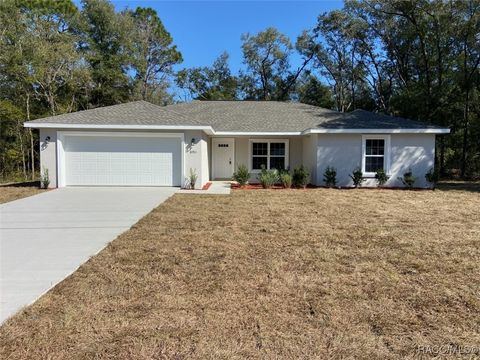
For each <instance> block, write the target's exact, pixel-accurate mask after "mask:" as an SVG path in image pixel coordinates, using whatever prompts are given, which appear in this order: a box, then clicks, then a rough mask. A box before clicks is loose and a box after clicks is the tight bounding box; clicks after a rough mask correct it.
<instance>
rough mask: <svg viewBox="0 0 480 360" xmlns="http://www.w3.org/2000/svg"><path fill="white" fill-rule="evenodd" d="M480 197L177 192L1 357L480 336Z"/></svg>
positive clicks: (409, 349) (57, 294)
mask: <svg viewBox="0 0 480 360" xmlns="http://www.w3.org/2000/svg"><path fill="white" fill-rule="evenodd" d="M479 207H480V194H479V193H476V192H467V191H459V190H457V191H442V190H437V191H423V192H410V191H375V190H362V189H358V190H351V191H339V190H330V189H316V190H311V191H303V190H288V191H273V190H270V191H268V190H258V191H236V192H233V193H232V195H231V196H222V197H221V196H212V195H198V196H189V195H178V194H177V195H175V196H174V197H172V198H170V199H169V200H168V201H166V202H165V203H164V204H163V205H161V206H160V207H158V208H157V209H155V210H154V211H153V212H151V213H150V214H149V215H147V216H146V217H144V218H143V219H142V220H141V221H140V222H139V223H137V224H136V225H135V226H134V227H133V228H132V229H131V230H130V231H128V232H126V233H124V234H123V235H121V236H120V237H119V238H118V239H116V240H115V241H114V242H112V243H111V244H110V245H109V246H108V247H107V248H106V249H105V250H104V251H102V252H101V253H100V254H98V255H97V256H95V257H94V258H92V259H91V260H90V261H89V262H88V263H86V264H85V265H83V266H82V267H81V268H80V269H79V270H78V271H77V272H75V273H74V274H73V275H72V276H70V277H69V278H68V279H66V280H65V281H63V282H62V283H61V284H59V285H58V286H56V287H55V288H54V289H53V290H52V291H50V292H49V293H48V294H46V295H45V296H43V297H42V298H41V299H40V300H39V301H37V302H36V303H35V304H33V305H32V306H30V307H28V308H26V309H25V310H24V311H23V312H21V313H19V314H17V315H16V316H14V317H13V318H12V319H10V320H9V321H7V322H6V323H5V324H4V325H3V326H2V327H1V328H0V358H8V359H26V358H55V359H59V358H68V359H70V358H82V359H99V358H108V359H113V358H122V359H150V358H155V359H159V358H169V359H171V358H173V359H191V358H197V359H235V358H259V359H265V358H275V359H277V358H304V359H311V358H320V359H322V358H323V359H326V358H368V359H372V358H373V359H391V358H397V359H400V358H405V357H415V356H416V355H421V353H420V354H419V353H418V351H419V349H420V350H421V349H422V348H419V346H442V345H454V346H457V349H466V348H467V347H468V346H478V344H480V322H479V319H480V299H479V289H480V277H479V273H480V262H479V258H480V217H479V213H478V209H479ZM423 349H425V348H423Z"/></svg>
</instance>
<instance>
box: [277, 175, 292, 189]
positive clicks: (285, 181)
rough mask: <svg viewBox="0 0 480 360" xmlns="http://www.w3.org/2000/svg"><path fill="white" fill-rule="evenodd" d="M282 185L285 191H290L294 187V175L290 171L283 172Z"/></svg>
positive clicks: (281, 176) (280, 176)
mask: <svg viewBox="0 0 480 360" xmlns="http://www.w3.org/2000/svg"><path fill="white" fill-rule="evenodd" d="M279 178H280V183H281V184H282V186H283V187H284V188H285V189H290V188H291V187H292V175H290V174H289V173H288V171H286V170H284V171H281V172H280V174H279Z"/></svg>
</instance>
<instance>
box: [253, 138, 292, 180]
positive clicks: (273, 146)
mask: <svg viewBox="0 0 480 360" xmlns="http://www.w3.org/2000/svg"><path fill="white" fill-rule="evenodd" d="M250 149H251V166H250V170H251V171H253V172H255V171H259V170H261V169H262V166H264V167H265V169H286V168H287V166H288V140H250Z"/></svg>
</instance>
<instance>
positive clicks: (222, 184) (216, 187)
mask: <svg viewBox="0 0 480 360" xmlns="http://www.w3.org/2000/svg"><path fill="white" fill-rule="evenodd" d="M231 187H232V186H231V183H230V181H212V185H210V187H209V188H208V189H207V190H185V189H183V190H180V191H178V193H179V194H206V195H229V194H230V191H231Z"/></svg>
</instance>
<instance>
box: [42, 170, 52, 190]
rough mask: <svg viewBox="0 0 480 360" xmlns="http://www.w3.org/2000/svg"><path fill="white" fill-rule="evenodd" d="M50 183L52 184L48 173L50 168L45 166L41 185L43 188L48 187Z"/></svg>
mask: <svg viewBox="0 0 480 360" xmlns="http://www.w3.org/2000/svg"><path fill="white" fill-rule="evenodd" d="M48 185H50V176H49V175H48V169H47V168H46V167H43V168H42V176H41V178H40V187H41V188H42V189H48Z"/></svg>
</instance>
